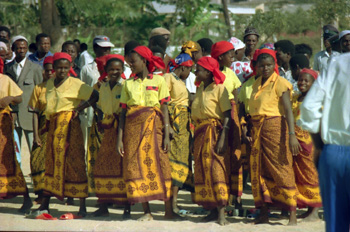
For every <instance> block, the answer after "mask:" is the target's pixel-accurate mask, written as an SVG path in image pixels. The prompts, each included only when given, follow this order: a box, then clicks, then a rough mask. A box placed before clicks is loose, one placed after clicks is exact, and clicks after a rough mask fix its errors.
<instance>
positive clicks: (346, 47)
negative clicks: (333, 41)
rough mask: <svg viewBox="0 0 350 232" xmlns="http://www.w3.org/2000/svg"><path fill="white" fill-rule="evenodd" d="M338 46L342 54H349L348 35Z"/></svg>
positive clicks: (349, 42)
mask: <svg viewBox="0 0 350 232" xmlns="http://www.w3.org/2000/svg"><path fill="white" fill-rule="evenodd" d="M340 46H341V50H342V52H343V53H346V52H350V34H347V35H344V36H343V37H342V38H341V42H340Z"/></svg>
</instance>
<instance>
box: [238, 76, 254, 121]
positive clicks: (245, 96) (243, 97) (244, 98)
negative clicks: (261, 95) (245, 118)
mask: <svg viewBox="0 0 350 232" xmlns="http://www.w3.org/2000/svg"><path fill="white" fill-rule="evenodd" d="M254 82H255V76H252V77H250V78H249V79H248V80H247V81H246V82H244V84H243V85H242V87H241V90H240V91H239V94H238V100H239V101H240V102H242V103H244V107H245V112H246V114H249V99H250V96H251V95H252V92H253V84H254Z"/></svg>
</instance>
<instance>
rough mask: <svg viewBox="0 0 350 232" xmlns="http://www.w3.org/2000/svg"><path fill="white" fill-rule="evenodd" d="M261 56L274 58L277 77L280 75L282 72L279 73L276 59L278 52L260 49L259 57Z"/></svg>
mask: <svg viewBox="0 0 350 232" xmlns="http://www.w3.org/2000/svg"><path fill="white" fill-rule="evenodd" d="M261 54H269V55H270V56H272V58H273V60H274V61H275V68H274V71H275V73H277V75H280V72H279V71H278V64H277V58H276V51H275V50H271V49H268V48H263V49H260V50H259V54H258V57H259V56H260V55H261Z"/></svg>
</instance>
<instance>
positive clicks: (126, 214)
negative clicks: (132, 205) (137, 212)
mask: <svg viewBox="0 0 350 232" xmlns="http://www.w3.org/2000/svg"><path fill="white" fill-rule="evenodd" d="M122 218H123V220H129V219H131V214H130V211H129V212H124V213H123V216H122ZM139 219H140V218H139Z"/></svg>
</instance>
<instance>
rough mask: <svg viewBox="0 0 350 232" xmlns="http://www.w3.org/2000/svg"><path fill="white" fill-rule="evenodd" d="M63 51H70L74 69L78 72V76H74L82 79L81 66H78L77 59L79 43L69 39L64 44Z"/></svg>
mask: <svg viewBox="0 0 350 232" xmlns="http://www.w3.org/2000/svg"><path fill="white" fill-rule="evenodd" d="M61 52H65V53H68V54H69V55H70V56H71V57H72V60H73V63H72V65H73V70H74V72H75V73H76V76H74V77H76V78H79V79H80V68H79V67H78V65H76V59H77V57H78V49H77V45H76V44H75V43H74V42H73V41H70V40H68V41H66V42H64V43H63V44H62V50H61Z"/></svg>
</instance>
